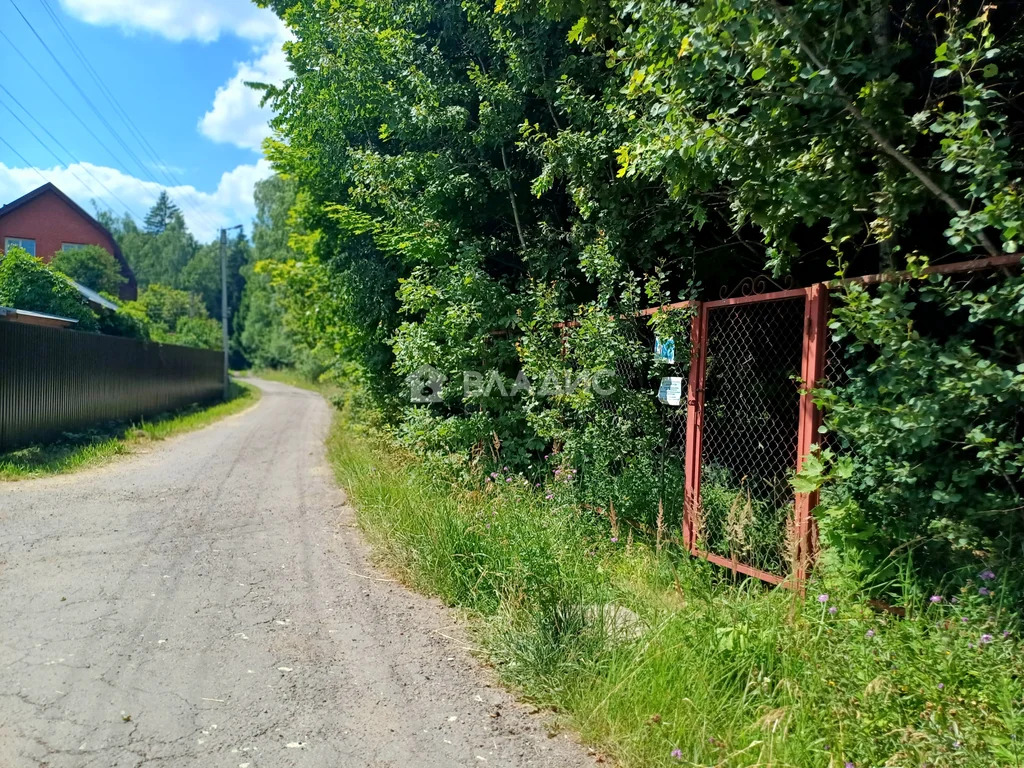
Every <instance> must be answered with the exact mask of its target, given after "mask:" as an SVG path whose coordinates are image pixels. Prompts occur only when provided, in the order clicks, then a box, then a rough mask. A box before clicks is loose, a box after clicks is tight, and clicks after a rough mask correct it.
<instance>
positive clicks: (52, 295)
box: [0, 248, 97, 331]
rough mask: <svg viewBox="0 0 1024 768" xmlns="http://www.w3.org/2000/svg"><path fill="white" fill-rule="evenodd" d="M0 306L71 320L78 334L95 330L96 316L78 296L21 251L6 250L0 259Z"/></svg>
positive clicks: (39, 260)
mask: <svg viewBox="0 0 1024 768" xmlns="http://www.w3.org/2000/svg"><path fill="white" fill-rule="evenodd" d="M0 306H5V307H13V308H15V309H26V310H30V311H33V312H42V313H44V314H48V315H58V316H60V317H67V318H71V319H73V320H77V321H78V323H77V325H76V326H75V327H76V328H77V329H78V330H83V331H93V330H96V329H97V321H96V316H95V314H93V311H92V310H91V309H90V308H89V305H88V304H86V303H85V300H84V299H83V298H82V295H81V294H80V293H79V292H78V291H77V290H75V288H74V287H73V286H72V285H71V284H70V283H68V282H67V280H65V279H64V278H63V277H61V276H60V275H58V274H56V273H55V272H53V270H51V269H49V268H48V267H47V266H46V265H45V264H44V263H43V260H42V259H40V258H37V257H35V256H29V255H28V253H26V252H25V251H24V250H23V249H21V248H8V249H7V252H6V253H4V255H3V257H2V258H0Z"/></svg>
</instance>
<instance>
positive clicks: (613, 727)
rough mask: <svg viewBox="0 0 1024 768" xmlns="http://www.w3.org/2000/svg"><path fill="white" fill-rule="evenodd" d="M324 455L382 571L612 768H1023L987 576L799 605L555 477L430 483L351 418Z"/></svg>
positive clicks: (996, 600)
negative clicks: (467, 624) (468, 624)
mask: <svg viewBox="0 0 1024 768" xmlns="http://www.w3.org/2000/svg"><path fill="white" fill-rule="evenodd" d="M329 454H330V459H331V461H332V463H333V466H334V468H335V471H336V474H337V477H338V479H339V481H340V482H341V483H342V484H343V485H344V487H345V488H346V489H347V491H348V493H349V495H350V498H351V499H352V501H353V502H354V504H355V506H356V508H357V510H358V517H359V522H360V525H361V527H362V528H363V530H364V531H365V533H366V535H367V536H368V538H369V539H370V541H371V543H372V544H373V546H374V549H375V551H376V553H378V555H379V556H380V557H381V559H382V560H383V561H384V562H385V563H386V565H387V566H388V567H390V568H391V569H392V570H393V571H394V572H395V573H397V574H398V575H400V577H402V578H403V579H404V580H405V581H406V582H408V583H409V584H410V585H412V586H414V587H417V588H419V589H421V590H423V591H425V592H429V593H432V594H436V595H438V596H440V597H441V598H442V599H444V600H445V601H446V602H447V603H449V604H451V605H456V606H461V607H463V608H465V609H467V611H468V612H469V614H470V615H471V616H472V617H473V624H474V627H475V630H476V631H477V632H478V634H479V642H480V644H481V646H482V647H483V648H484V649H485V650H486V652H487V653H488V654H489V658H490V659H491V660H492V661H493V662H494V663H495V664H496V666H497V668H498V669H499V671H500V673H501V675H502V676H503V677H504V679H505V680H506V681H507V682H508V683H510V684H512V685H514V686H517V687H518V688H520V689H521V690H522V691H523V692H524V694H525V695H526V696H528V697H530V698H532V699H534V700H535V701H537V702H539V703H541V704H544V705H547V706H550V707H552V708H555V709H557V710H558V711H560V712H562V713H564V714H565V716H567V717H568V718H569V720H570V722H571V723H572V725H573V726H574V727H575V728H577V729H578V730H579V731H580V732H581V734H582V736H583V737H584V738H585V739H586V740H587V741H589V742H590V743H592V744H594V745H595V746H597V747H598V748H599V749H603V750H605V751H606V752H607V753H608V754H610V755H611V756H612V757H613V758H615V759H616V760H617V761H619V763H620V764H621V765H623V766H626V767H627V768H629V767H639V766H670V765H687V766H697V765H700V766H723V767H725V766H729V767H733V766H735V767H739V766H801V767H803V766H808V767H810V766H829V768H844V766H848V765H851V764H852V765H853V766H856V767H857V768H862V767H865V766H908V767H909V766H913V767H914V768H919V766H923V765H927V766H931V767H933V768H940V767H946V766H948V767H950V768H952V767H953V766H956V767H958V768H961V767H966V766H971V767H972V768H973V767H974V766H977V768H991V767H992V766H1018V765H1024V682H1022V680H1024V654H1022V653H1021V650H1022V649H1021V646H1020V644H1019V643H1018V641H1017V634H1016V633H1017V624H1016V620H1015V619H1014V618H1013V615H1012V614H1011V613H1010V612H1009V611H1007V610H1005V609H1004V607H1003V606H1002V604H1001V597H1002V595H1001V590H1000V589H999V586H998V585H999V583H1000V578H1001V575H999V574H997V575H996V578H993V579H988V578H987V577H988V576H989V575H990V574H988V573H985V574H983V575H979V578H978V579H977V580H976V581H975V582H974V583H973V584H969V585H968V586H967V587H965V588H963V589H961V590H960V591H959V592H958V593H957V594H955V595H953V594H946V595H939V596H936V597H937V598H941V600H936V601H934V602H932V601H931V600H930V599H928V597H927V596H926V597H925V598H924V599H920V598H916V599H915V598H910V597H907V598H906V599H905V600H904V601H903V604H902V605H901V606H899V610H900V611H903V612H905V615H903V616H899V615H897V614H896V613H893V612H889V611H880V610H876V609H873V608H872V607H871V606H869V605H868V604H867V603H866V601H864V600H863V599H861V598H859V597H858V592H857V589H856V585H850V584H845V585H838V586H836V585H829V586H828V587H826V586H821V585H818V586H814V587H813V588H812V590H810V591H809V593H808V595H807V596H806V597H800V596H798V595H796V594H794V593H792V592H789V591H785V590H781V589H780V590H769V589H766V588H765V587H763V586H762V585H760V584H759V583H757V582H753V581H733V580H731V579H729V578H727V577H725V576H724V575H723V574H722V572H721V571H718V570H717V569H715V567H714V566H711V565H709V564H707V563H705V562H703V561H697V560H692V559H690V558H688V557H687V556H685V555H684V554H682V553H681V551H680V550H679V548H678V546H677V545H676V544H675V543H674V542H671V541H670V542H666V543H664V544H663V546H662V548H661V550H660V551H658V549H657V547H656V546H655V545H654V543H653V542H641V541H639V540H632V537H631V536H628V537H625V540H624V534H623V533H622V532H621V531H618V530H615V531H613V530H612V529H611V528H610V522H611V521H609V520H607V519H605V518H603V517H600V516H597V515H596V513H593V512H586V511H583V509H582V507H581V506H580V505H578V504H576V503H575V502H574V500H573V488H572V485H573V476H572V475H571V474H568V473H566V472H562V473H561V474H560V476H559V477H557V478H556V477H555V476H554V475H552V477H551V479H550V480H549V481H548V483H547V484H546V485H545V486H544V487H543V488H541V489H538V488H537V487H535V486H534V485H531V484H530V483H529V482H527V481H525V480H524V479H522V478H519V477H515V476H511V475H508V474H502V473H496V474H495V475H494V476H492V478H489V479H488V481H486V482H483V483H480V484H479V485H478V486H476V487H468V486H467V485H466V484H465V483H464V482H458V481H454V480H451V479H446V478H451V477H452V473H451V472H446V471H445V469H444V462H425V461H424V460H422V459H419V458H416V457H413V456H411V455H409V454H407V453H404V452H402V451H401V450H399V449H397V448H395V447H394V446H393V445H392V444H390V443H389V442H388V441H387V440H386V439H384V438H382V437H380V436H377V435H375V434H374V433H372V432H370V431H368V430H367V429H365V428H363V427H362V426H361V425H360V424H359V423H357V422H356V421H355V420H354V419H353V415H352V413H351V411H350V410H345V411H343V413H342V414H341V415H340V416H339V417H338V418H337V420H336V423H335V425H334V429H333V432H332V435H331V438H330V441H329ZM548 497H550V498H548ZM613 533H619V535H618V536H617V537H614V538H615V539H617V540H615V541H613V536H612V534H613ZM979 590H980V592H979ZM826 591H827V592H828V593H829V594H827V595H826V594H825V593H826ZM894 591H896V592H898V591H899V589H898V585H896V587H895V588H894ZM905 592H906V594H912V593H913V592H912V590H910V589H906V590H905Z"/></svg>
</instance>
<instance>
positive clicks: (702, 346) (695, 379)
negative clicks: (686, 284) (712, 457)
mask: <svg viewBox="0 0 1024 768" xmlns="http://www.w3.org/2000/svg"><path fill="white" fill-rule="evenodd" d="M696 304H697V312H696V313H695V314H694V316H693V320H691V323H690V381H689V386H688V387H687V398H686V467H685V475H686V481H685V488H684V491H683V546H685V547H686V549H687V550H688V551H691V552H692V551H693V549H694V547H695V546H696V544H697V529H698V520H699V517H700V465H701V436H702V433H703V431H704V360H705V357H706V355H705V351H706V347H707V322H708V318H707V312H706V311H705V310H704V302H696Z"/></svg>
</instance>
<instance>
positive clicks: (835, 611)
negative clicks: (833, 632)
mask: <svg viewBox="0 0 1024 768" xmlns="http://www.w3.org/2000/svg"><path fill="white" fill-rule="evenodd" d="M838 611H839V609H838V608H836V607H835V606H834V605H833V606H832V607H831V608H829V609H828V612H829V614H830V615H832V616H835V615H836V613H837V612H838Z"/></svg>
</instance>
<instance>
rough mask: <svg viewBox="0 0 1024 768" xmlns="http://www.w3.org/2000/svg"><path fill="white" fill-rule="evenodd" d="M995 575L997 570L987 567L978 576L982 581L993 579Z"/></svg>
mask: <svg viewBox="0 0 1024 768" xmlns="http://www.w3.org/2000/svg"><path fill="white" fill-rule="evenodd" d="M995 577H996V574H995V572H994V571H992V570H991V569H989V568H986V569H985V570H984V571H982V572H981V573H979V574H978V578H979V579H981V580H982V581H992V579H994V578H995Z"/></svg>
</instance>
